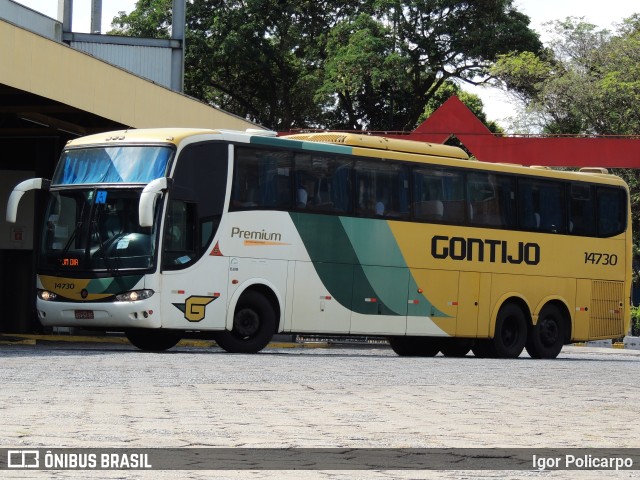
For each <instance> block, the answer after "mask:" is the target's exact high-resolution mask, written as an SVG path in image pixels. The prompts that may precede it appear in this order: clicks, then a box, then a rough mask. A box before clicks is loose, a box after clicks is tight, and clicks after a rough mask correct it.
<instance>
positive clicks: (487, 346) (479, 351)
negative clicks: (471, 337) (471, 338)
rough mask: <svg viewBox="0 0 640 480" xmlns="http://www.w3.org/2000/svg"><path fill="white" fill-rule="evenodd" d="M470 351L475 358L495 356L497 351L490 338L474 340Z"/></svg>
mask: <svg viewBox="0 0 640 480" xmlns="http://www.w3.org/2000/svg"><path fill="white" fill-rule="evenodd" d="M471 351H472V352H473V354H474V355H475V356H476V357H477V358H497V357H498V352H496V348H495V346H494V345H493V341H491V340H476V341H475V343H474V344H473V346H472V347H471Z"/></svg>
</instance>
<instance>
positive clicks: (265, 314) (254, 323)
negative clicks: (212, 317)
mask: <svg viewBox="0 0 640 480" xmlns="http://www.w3.org/2000/svg"><path fill="white" fill-rule="evenodd" d="M275 331H276V314H275V312H274V310H273V307H272V306H271V303H270V302H269V300H267V299H266V298H265V296H264V295H262V294H261V293H258V292H256V291H253V290H248V291H247V292H245V293H243V294H242V296H241V297H240V300H238V304H237V305H236V310H235V313H234V314H233V328H232V329H231V331H229V330H225V331H223V332H217V333H216V334H215V336H214V338H215V340H216V343H217V344H218V345H219V346H220V347H222V349H223V350H225V351H227V352H229V353H257V352H259V351H260V350H262V349H263V348H264V347H266V346H267V345H268V344H269V342H270V341H271V339H272V338H273V334H274V332H275Z"/></svg>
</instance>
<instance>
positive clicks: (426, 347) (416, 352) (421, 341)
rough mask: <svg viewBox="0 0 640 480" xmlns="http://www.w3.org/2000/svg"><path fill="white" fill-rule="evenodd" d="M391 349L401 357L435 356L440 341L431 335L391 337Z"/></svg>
mask: <svg viewBox="0 0 640 480" xmlns="http://www.w3.org/2000/svg"><path fill="white" fill-rule="evenodd" d="M388 340H389V345H390V346H391V349H392V350H393V351H394V352H395V353H396V354H398V355H400V356H401V357H435V356H436V355H437V354H438V352H439V351H440V342H439V341H437V340H436V339H434V338H430V337H389V338H388Z"/></svg>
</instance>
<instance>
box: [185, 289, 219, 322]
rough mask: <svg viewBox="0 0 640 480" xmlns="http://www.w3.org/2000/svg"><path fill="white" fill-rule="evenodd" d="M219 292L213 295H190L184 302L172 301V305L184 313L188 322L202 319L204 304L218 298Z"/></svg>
mask: <svg viewBox="0 0 640 480" xmlns="http://www.w3.org/2000/svg"><path fill="white" fill-rule="evenodd" d="M219 297H220V294H219V293H214V294H213V296H210V297H209V296H202V295H192V296H190V297H189V298H187V300H186V301H185V303H174V304H173V306H174V307H176V308H177V309H178V310H180V311H181V312H183V313H184V318H185V319H187V320H189V321H190V322H199V321H200V320H203V319H204V316H205V309H206V306H207V305H209V304H210V303H211V302H213V301H214V300H215V299H216V298H219Z"/></svg>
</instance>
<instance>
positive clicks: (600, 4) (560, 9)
mask: <svg viewBox="0 0 640 480" xmlns="http://www.w3.org/2000/svg"><path fill="white" fill-rule="evenodd" d="M14 1H16V2H17V3H21V4H23V5H25V6H27V7H29V8H31V9H33V10H36V11H38V12H40V13H43V14H45V15H47V16H49V17H52V18H56V17H57V15H58V13H57V12H58V0H14ZM513 3H514V6H515V7H516V8H517V9H518V10H519V11H521V12H523V13H524V14H526V15H528V16H529V18H530V19H531V24H530V27H531V28H532V29H533V30H536V31H537V32H538V33H540V34H541V38H542V41H543V42H544V40H545V36H544V27H543V24H544V23H546V22H549V21H553V20H563V19H565V18H566V17H570V16H572V17H584V19H585V21H587V22H589V23H593V24H595V25H597V26H599V27H601V28H610V29H612V28H613V26H614V24H615V23H620V22H621V21H622V19H624V18H626V17H629V16H631V15H632V14H634V13H640V2H638V0H607V1H595V0H591V1H588V0H587V1H585V0H514V2H513ZM135 4H136V0H102V31H103V33H104V32H106V31H108V30H109V29H110V28H111V20H112V19H113V17H115V16H117V15H118V12H120V11H125V12H127V13H129V12H131V11H132V10H133V9H134V7H135ZM73 12H74V13H73V20H72V22H73V30H74V31H76V32H88V31H89V26H90V22H91V18H90V17H91V0H74V4H73ZM463 88H465V90H469V91H471V92H473V93H475V94H477V95H479V96H480V98H481V99H482V101H483V103H484V110H485V113H486V114H487V117H488V119H489V120H494V121H497V122H498V123H499V124H501V125H502V126H503V127H504V128H507V126H508V123H509V117H511V116H513V115H515V108H514V106H513V104H512V103H511V102H510V101H509V99H508V98H507V97H506V95H505V94H504V93H503V92H501V91H500V90H498V89H495V88H486V87H476V88H472V87H467V86H464V87H463Z"/></svg>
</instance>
